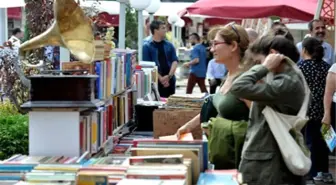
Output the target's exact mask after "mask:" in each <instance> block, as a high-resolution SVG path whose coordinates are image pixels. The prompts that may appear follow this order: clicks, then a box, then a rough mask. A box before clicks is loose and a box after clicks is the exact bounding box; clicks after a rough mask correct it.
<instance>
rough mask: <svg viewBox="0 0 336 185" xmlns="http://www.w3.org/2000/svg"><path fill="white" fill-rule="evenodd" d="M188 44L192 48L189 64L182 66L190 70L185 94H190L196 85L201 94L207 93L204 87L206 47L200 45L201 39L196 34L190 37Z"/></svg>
mask: <svg viewBox="0 0 336 185" xmlns="http://www.w3.org/2000/svg"><path fill="white" fill-rule="evenodd" d="M189 39H190V43H191V44H192V45H193V46H194V47H193V49H192V50H191V54H190V59H191V61H190V62H186V63H184V64H183V65H184V66H185V67H189V68H190V73H189V78H188V84H187V94H191V93H192V91H193V89H194V87H195V85H196V83H197V84H198V86H199V87H200V89H201V92H202V93H207V92H208V91H207V89H206V86H205V77H206V69H207V51H206V47H205V46H204V45H203V44H202V43H201V38H200V36H199V35H198V34H197V33H193V34H191V35H190V38H189Z"/></svg>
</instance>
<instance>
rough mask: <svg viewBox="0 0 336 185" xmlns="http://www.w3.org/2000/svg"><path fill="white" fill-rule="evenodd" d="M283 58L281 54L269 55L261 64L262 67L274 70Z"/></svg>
mask: <svg viewBox="0 0 336 185" xmlns="http://www.w3.org/2000/svg"><path fill="white" fill-rule="evenodd" d="M284 58H285V56H284V55H282V54H269V55H267V57H266V58H265V60H264V62H263V63H262V65H263V66H265V67H266V68H267V69H268V70H270V71H271V70H274V69H276V68H277V67H278V66H279V65H280V63H281V62H282V60H283V59H284Z"/></svg>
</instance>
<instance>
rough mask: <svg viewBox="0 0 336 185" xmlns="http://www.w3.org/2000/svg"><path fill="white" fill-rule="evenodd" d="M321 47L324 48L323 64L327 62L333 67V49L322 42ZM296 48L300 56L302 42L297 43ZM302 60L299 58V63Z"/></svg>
mask: <svg viewBox="0 0 336 185" xmlns="http://www.w3.org/2000/svg"><path fill="white" fill-rule="evenodd" d="M322 46H323V48H324V57H323V60H324V61H325V62H327V63H328V64H329V65H333V64H334V63H335V55H334V50H333V48H332V47H331V45H330V44H328V43H327V42H323V44H322ZM296 47H297V49H298V50H299V52H300V54H301V52H302V42H299V43H297V44H296ZM302 60H303V59H302V58H300V61H302Z"/></svg>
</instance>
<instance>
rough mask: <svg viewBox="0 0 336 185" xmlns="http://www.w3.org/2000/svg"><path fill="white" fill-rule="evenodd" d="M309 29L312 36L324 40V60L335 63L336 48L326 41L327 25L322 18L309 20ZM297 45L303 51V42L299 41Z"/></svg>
mask: <svg viewBox="0 0 336 185" xmlns="http://www.w3.org/2000/svg"><path fill="white" fill-rule="evenodd" d="M308 29H309V31H310V35H311V36H312V37H316V38H319V39H321V40H322V41H323V43H322V46H323V48H324V58H323V60H324V61H325V62H327V63H328V64H330V65H332V64H333V63H335V55H334V49H333V48H332V46H331V45H330V44H328V43H327V42H325V41H324V39H325V36H326V26H325V24H324V22H323V21H322V20H318V19H314V20H312V21H310V22H309V24H308ZM296 47H297V48H298V50H299V52H300V53H301V52H302V42H299V43H297V45H296ZM301 61H302V59H300V61H299V62H301Z"/></svg>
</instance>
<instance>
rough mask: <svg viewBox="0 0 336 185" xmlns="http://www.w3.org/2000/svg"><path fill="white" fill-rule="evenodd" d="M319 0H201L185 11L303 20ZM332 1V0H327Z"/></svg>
mask: <svg viewBox="0 0 336 185" xmlns="http://www.w3.org/2000/svg"><path fill="white" fill-rule="evenodd" d="M317 1H318V0H199V1H197V2H196V3H194V4H192V5H191V6H190V7H188V8H187V11H185V12H184V14H186V13H190V14H199V15H207V16H214V17H227V18H241V19H246V18H264V17H269V16H279V17H283V18H291V19H296V20H302V21H310V20H311V19H313V17H314V14H315V11H316V8H317ZM325 1H332V0H325Z"/></svg>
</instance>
